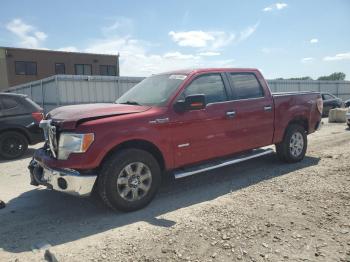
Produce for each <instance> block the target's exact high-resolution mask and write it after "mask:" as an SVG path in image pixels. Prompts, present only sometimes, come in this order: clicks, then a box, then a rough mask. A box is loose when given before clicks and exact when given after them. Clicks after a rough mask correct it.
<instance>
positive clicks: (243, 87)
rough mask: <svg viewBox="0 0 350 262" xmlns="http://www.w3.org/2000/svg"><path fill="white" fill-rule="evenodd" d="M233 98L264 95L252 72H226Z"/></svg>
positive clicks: (251, 97)
mask: <svg viewBox="0 0 350 262" xmlns="http://www.w3.org/2000/svg"><path fill="white" fill-rule="evenodd" d="M228 75H229V78H230V81H231V84H232V86H233V93H234V100H241V99H254V98H262V97H264V96H265V95H264V90H263V88H262V86H261V84H260V82H259V81H258V79H257V78H256V76H255V74H254V73H228Z"/></svg>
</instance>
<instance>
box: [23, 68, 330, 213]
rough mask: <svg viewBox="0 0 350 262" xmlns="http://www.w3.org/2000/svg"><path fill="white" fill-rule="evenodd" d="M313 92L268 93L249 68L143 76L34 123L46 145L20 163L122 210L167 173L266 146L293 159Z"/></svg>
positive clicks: (40, 177) (308, 122)
mask: <svg viewBox="0 0 350 262" xmlns="http://www.w3.org/2000/svg"><path fill="white" fill-rule="evenodd" d="M322 107H323V103H322V99H321V96H320V94H319V93H313V92H301V93H300V92H298V93H276V94H271V91H270V89H269V87H268V85H267V82H266V81H265V79H264V78H263V76H262V75H261V73H260V72H259V71H258V70H256V69H227V68H226V69H222V68H221V69H217V68H216V69H214V68H211V69H197V70H182V71H174V72H168V73H163V74H158V75H153V76H151V77H148V78H146V79H144V80H143V81H142V82H140V83H139V84H137V85H136V86H134V87H133V88H132V89H130V90H129V91H128V92H126V93H125V94H124V95H122V96H121V97H120V98H119V99H118V100H117V101H116V102H115V103H114V104H87V105H72V106H64V107H60V108H57V109H54V110H52V111H51V112H49V113H48V114H47V116H46V117H45V120H42V122H41V124H40V125H41V127H42V128H43V129H44V133H45V137H46V143H45V145H44V147H43V148H41V149H38V150H36V152H35V154H34V157H33V160H32V161H31V163H30V165H29V169H30V173H31V184H33V185H45V186H47V187H48V188H49V189H53V190H58V191H62V192H66V193H70V194H74V195H79V196H88V195H90V193H91V192H92V191H93V190H96V191H97V192H98V193H99V195H100V196H101V198H102V200H103V201H104V202H105V203H106V204H107V205H108V206H109V207H111V208H112V209H119V210H124V211H132V210H136V209H140V208H142V207H144V206H146V205H147V204H148V203H149V202H150V201H151V200H152V198H153V197H154V196H155V194H156V192H157V190H158V188H159V187H160V181H161V178H162V175H163V174H164V173H166V172H167V173H169V172H170V173H171V174H173V175H174V177H175V178H181V177H186V176H189V175H193V174H197V173H201V172H203V171H207V170H212V169H215V168H220V167H223V166H226V165H231V164H234V163H238V162H241V161H245V160H248V159H252V158H255V157H259V156H262V155H266V154H270V153H272V152H274V151H273V150H272V149H266V148H265V149H264V148H262V147H265V146H268V145H272V144H275V145H276V152H277V156H278V157H279V158H280V159H281V160H283V161H285V162H289V163H292V162H297V161H301V160H302V159H303V158H304V156H305V152H306V147H307V135H308V134H310V133H312V132H314V131H315V130H317V129H318V128H319V127H320V121H321V114H322Z"/></svg>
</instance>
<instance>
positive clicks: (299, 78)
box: [289, 76, 313, 80]
mask: <svg viewBox="0 0 350 262" xmlns="http://www.w3.org/2000/svg"><path fill="white" fill-rule="evenodd" d="M289 80H313V79H312V78H311V77H310V76H302V77H292V78H289Z"/></svg>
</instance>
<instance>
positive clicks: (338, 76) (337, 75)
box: [317, 72, 346, 81]
mask: <svg viewBox="0 0 350 262" xmlns="http://www.w3.org/2000/svg"><path fill="white" fill-rule="evenodd" d="M345 77H346V75H345V74H344V73H343V72H335V73H333V74H330V75H329V76H320V77H319V78H317V80H330V81H334V80H345Z"/></svg>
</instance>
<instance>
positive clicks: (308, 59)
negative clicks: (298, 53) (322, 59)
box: [301, 57, 314, 64]
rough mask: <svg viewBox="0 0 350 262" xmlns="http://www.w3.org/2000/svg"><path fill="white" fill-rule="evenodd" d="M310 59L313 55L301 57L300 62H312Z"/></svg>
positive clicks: (312, 59)
mask: <svg viewBox="0 0 350 262" xmlns="http://www.w3.org/2000/svg"><path fill="white" fill-rule="evenodd" d="M312 61H314V58H313V57H304V58H302V59H301V62H302V63H304V64H305V63H309V62H312Z"/></svg>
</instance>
